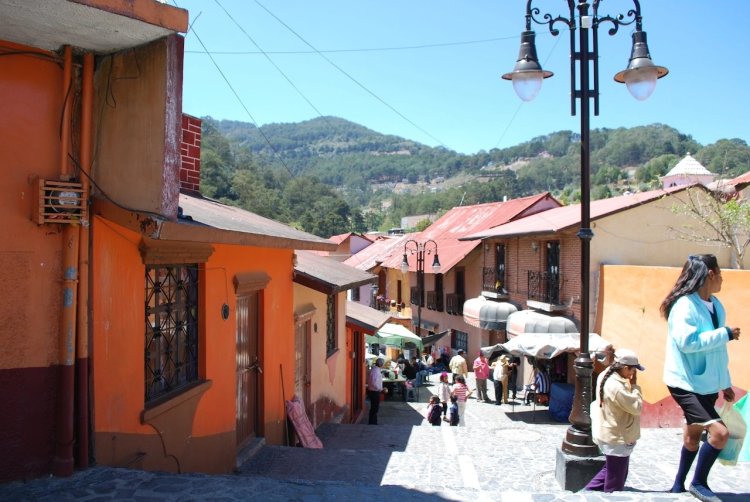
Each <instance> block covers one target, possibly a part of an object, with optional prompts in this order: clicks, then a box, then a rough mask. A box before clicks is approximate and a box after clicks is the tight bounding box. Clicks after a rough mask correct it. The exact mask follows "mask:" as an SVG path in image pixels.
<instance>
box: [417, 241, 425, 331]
mask: <svg viewBox="0 0 750 502" xmlns="http://www.w3.org/2000/svg"><path fill="white" fill-rule="evenodd" d="M419 247H420V246H419V245H417V249H418V251H417V336H418V337H419V338H422V295H423V294H424V246H422V247H421V249H419Z"/></svg>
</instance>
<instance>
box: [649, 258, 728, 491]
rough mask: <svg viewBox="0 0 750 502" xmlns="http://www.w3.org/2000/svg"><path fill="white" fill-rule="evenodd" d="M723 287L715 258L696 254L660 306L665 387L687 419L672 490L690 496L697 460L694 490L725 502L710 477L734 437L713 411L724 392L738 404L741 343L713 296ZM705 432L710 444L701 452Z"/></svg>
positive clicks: (705, 443)
mask: <svg viewBox="0 0 750 502" xmlns="http://www.w3.org/2000/svg"><path fill="white" fill-rule="evenodd" d="M721 283H722V277H721V269H720V268H719V264H718V262H717V261H716V257H715V256H714V255H711V254H701V255H691V256H690V257H689V258H688V260H687V262H686V263H685V265H684V267H683V268H682V273H681V274H680V277H679V278H678V279H677V282H676V283H675V285H674V286H673V287H672V290H671V291H670V292H669V294H668V295H667V297H666V298H665V299H664V301H663V302H662V304H661V307H660V311H661V314H662V315H663V316H664V318H665V319H667V321H668V324H669V334H668V336H667V346H666V351H665V361H664V383H666V384H667V388H668V389H669V392H670V394H671V395H672V397H673V398H674V400H675V401H676V402H677V404H678V405H679V406H680V408H682V411H683V413H684V414H685V427H684V433H683V445H682V451H681V454H680V463H679V466H678V469H677V475H676V476H675V480H674V484H673V485H672V488H671V489H670V491H671V492H673V493H679V492H684V491H685V478H686V477H687V474H688V471H689V470H690V467H691V466H692V464H693V461H694V460H695V458H696V456H697V457H698V462H697V464H696V467H695V473H694V474H693V480H692V482H691V484H690V488H689V490H690V493H691V494H692V495H693V496H695V497H696V498H698V499H699V500H704V501H707V500H708V501H716V500H720V499H719V498H718V497H716V495H714V493H713V492H712V491H711V489H710V488H709V487H708V473H709V471H710V470H711V467H712V466H713V464H714V462H715V461H716V458H717V457H718V456H719V452H721V450H722V449H723V448H724V446H725V445H726V442H727V439H728V437H729V433H728V431H727V428H726V426H725V425H724V423H723V422H722V421H721V418H720V417H719V414H718V413H717V412H716V409H715V408H714V406H715V404H716V400H717V399H718V397H719V392H720V391H721V392H722V393H723V396H724V399H725V400H727V401H734V390H733V389H732V381H731V377H730V375H729V354H728V351H727V345H728V344H729V342H730V341H732V340H738V339H739V338H740V329H739V328H730V327H729V326H726V325H725V322H726V313H725V311H724V307H723V306H722V304H721V302H720V301H719V299H718V298H716V297H715V296H714V293H718V292H719V291H721ZM704 430H707V431H708V441H706V442H704V443H703V446H701V447H700V451H698V446H699V443H700V437H701V434H702V433H703V431H704Z"/></svg>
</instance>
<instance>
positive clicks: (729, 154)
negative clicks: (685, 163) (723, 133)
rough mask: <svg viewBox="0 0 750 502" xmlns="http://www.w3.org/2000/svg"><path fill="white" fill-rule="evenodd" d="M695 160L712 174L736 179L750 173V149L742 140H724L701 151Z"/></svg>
mask: <svg viewBox="0 0 750 502" xmlns="http://www.w3.org/2000/svg"><path fill="white" fill-rule="evenodd" d="M695 160H697V161H698V162H700V163H701V164H703V166H705V167H706V169H708V170H709V171H711V172H712V173H716V174H719V175H721V176H724V177H729V178H734V177H736V176H739V175H740V174H742V173H745V172H747V171H750V148H748V146H747V143H746V142H745V141H744V140H741V139H737V138H735V139H722V140H719V141H717V142H716V143H714V144H713V145H709V146H707V147H705V148H703V149H702V150H701V151H699V152H698V153H697V154H696V156H695Z"/></svg>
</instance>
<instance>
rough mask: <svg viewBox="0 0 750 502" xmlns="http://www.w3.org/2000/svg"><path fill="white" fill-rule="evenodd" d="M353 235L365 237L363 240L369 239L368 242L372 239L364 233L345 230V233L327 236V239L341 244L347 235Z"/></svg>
mask: <svg viewBox="0 0 750 502" xmlns="http://www.w3.org/2000/svg"><path fill="white" fill-rule="evenodd" d="M355 236H356V237H360V238H362V239H365V240H367V241H370V242H372V241H373V239H372V237H369V236H367V235H365V234H360V233H357V232H347V233H345V234H339V235H333V236H331V237H329V238H328V240H330V241H332V242H335V243H336V244H341V243H342V242H344V241H345V240H346V239H348V238H349V237H355Z"/></svg>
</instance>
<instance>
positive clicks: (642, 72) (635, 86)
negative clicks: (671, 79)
mask: <svg viewBox="0 0 750 502" xmlns="http://www.w3.org/2000/svg"><path fill="white" fill-rule="evenodd" d="M657 78H659V71H658V69H657V68H656V67H646V68H640V69H637V70H630V71H629V72H627V73H626V74H625V75H624V80H625V86H626V87H627V88H628V92H630V94H631V95H632V96H633V97H634V98H635V99H637V100H638V101H643V100H645V99H647V98H648V97H649V96H651V94H652V93H653V92H654V89H656V79H657Z"/></svg>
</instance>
